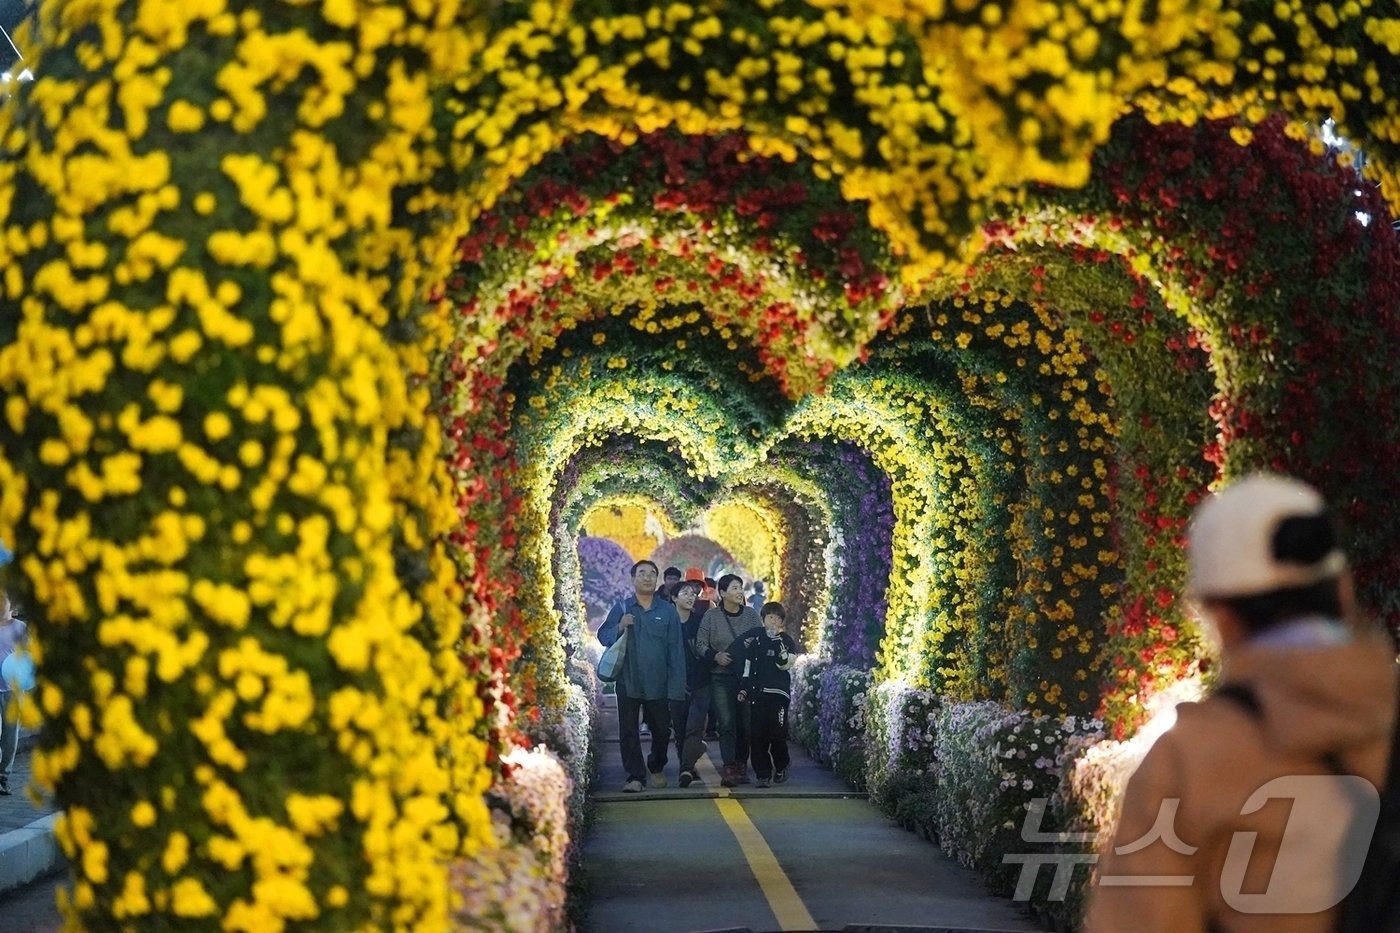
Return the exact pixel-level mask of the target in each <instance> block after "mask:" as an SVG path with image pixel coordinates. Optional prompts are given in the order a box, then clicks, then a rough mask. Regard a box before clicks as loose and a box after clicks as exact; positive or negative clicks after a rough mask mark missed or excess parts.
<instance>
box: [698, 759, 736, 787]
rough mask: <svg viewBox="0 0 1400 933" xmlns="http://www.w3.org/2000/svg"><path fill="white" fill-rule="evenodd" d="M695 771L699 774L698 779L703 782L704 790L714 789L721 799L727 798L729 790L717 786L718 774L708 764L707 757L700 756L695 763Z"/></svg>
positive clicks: (712, 766) (711, 765)
mask: <svg viewBox="0 0 1400 933" xmlns="http://www.w3.org/2000/svg"><path fill="white" fill-rule="evenodd" d="M695 770H696V771H699V772H700V778H701V780H703V781H704V782H705V787H706V788H714V790H715V791H716V793H718V794H719V795H720V796H721V797H728V796H729V788H727V787H720V785H719V772H718V771H716V770H715V766H714V765H713V764H711V763H710V756H709V755H701V756H700V760H699V761H697V762H696V763H695Z"/></svg>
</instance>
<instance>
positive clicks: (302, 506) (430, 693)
mask: <svg viewBox="0 0 1400 933" xmlns="http://www.w3.org/2000/svg"><path fill="white" fill-rule="evenodd" d="M40 16H41V17H42V18H43V29H42V32H43V35H44V37H45V40H46V41H47V42H49V43H51V44H52V45H53V46H54V47H55V48H58V49H62V50H65V51H66V52H67V53H69V54H68V55H53V56H45V58H44V59H43V63H42V65H41V66H39V70H40V71H41V73H42V74H43V80H41V81H39V82H37V83H36V84H35V86H34V88H33V91H34V93H32V94H27V95H25V96H23V98H22V99H20V100H19V101H17V102H16V103H15V105H14V106H11V107H9V108H7V109H6V110H5V111H4V112H3V114H0V140H3V143H4V145H5V148H6V149H7V151H10V152H13V153H16V154H18V156H19V157H18V158H17V159H15V160H7V162H6V163H5V165H4V167H3V168H0V207H3V210H0V217H3V218H4V219H3V226H0V267H3V269H4V277H3V290H4V295H5V301H6V302H7V303H8V305H9V306H10V307H12V308H14V309H15V311H14V318H13V319H12V320H9V321H7V322H6V324H4V325H0V330H3V332H4V336H5V340H4V341H3V344H4V345H3V346H0V392H3V394H4V398H5V403H4V410H3V415H4V418H3V424H0V431H2V432H3V437H0V449H3V454H0V478H3V483H0V489H3V492H0V539H3V540H4V541H6V542H7V543H9V544H10V545H12V546H13V547H14V550H15V552H16V553H17V554H18V555H19V559H18V562H17V567H18V568H19V570H20V579H19V580H17V581H14V583H13V585H14V586H15V587H16V589H19V590H21V591H22V592H23V595H24V596H25V597H32V599H33V600H34V602H35V603H36V604H37V605H40V606H42V607H43V623H44V624H43V626H42V627H41V629H40V633H41V637H42V638H43V639H44V646H45V647H46V648H47V657H46V664H45V666H44V671H45V674H44V676H45V683H44V685H43V687H42V689H41V691H40V700H41V705H42V707H43V711H44V714H45V716H46V718H47V725H46V735H47V736H48V737H49V741H48V742H47V743H46V747H45V749H44V750H43V751H42V752H40V753H38V754H37V755H36V761H35V773H36V776H37V777H38V778H39V779H40V780H43V781H45V782H46V783H48V784H50V785H51V786H53V787H54V788H55V791H56V796H57V800H58V802H59V804H60V805H62V806H65V807H67V816H66V819H65V821H64V826H63V828H62V829H61V831H60V833H59V838H60V842H61V843H62V844H63V846H64V848H65V850H66V851H67V852H68V854H69V856H70V858H72V859H73V861H74V864H75V865H76V866H78V869H79V871H80V876H79V878H78V879H77V882H76V884H75V887H74V891H73V897H72V901H71V905H70V909H71V910H73V911H74V912H75V913H76V915H77V920H78V922H80V923H84V924H88V925H94V926H109V925H125V924H128V923H130V922H132V920H133V919H134V918H146V920H145V921H143V922H154V923H161V922H163V923H167V924H168V923H172V922H175V923H178V922H180V921H178V920H175V919H174V918H200V917H212V916H218V917H221V918H222V920H221V922H222V925H223V928H224V929H228V930H248V931H258V933H267V931H276V930H281V929H284V928H286V927H287V926H289V925H293V924H306V923H316V924H320V925H322V926H328V927H336V928H361V927H376V928H385V929H387V928H397V929H405V930H409V929H414V930H416V929H424V928H441V927H443V926H445V924H446V918H447V916H448V910H449V892H448V882H447V871H446V865H445V863H446V860H448V859H450V858H451V857H453V856H454V855H455V854H457V853H460V852H463V851H469V850H472V849H475V848H477V847H480V846H483V845H489V844H491V840H492V836H491V833H490V827H489V819H488V814H487V811H486V808H485V805H484V803H483V800H482V795H483V793H484V791H485V789H486V787H487V786H488V785H489V782H490V779H491V777H490V772H489V770H488V769H487V766H486V760H487V749H486V746H485V744H484V741H483V733H484V728H483V727H482V726H481V724H480V718H481V714H482V707H481V701H480V700H479V698H478V696H477V693H476V685H475V684H474V683H472V682H470V681H469V680H468V679H467V678H465V677H464V676H463V673H462V663H461V660H460V658H459V657H458V655H457V650H458V647H459V645H460V643H461V640H462V632H463V624H464V618H463V606H462V600H461V596H460V592H459V590H458V588H457V584H456V573H457V568H456V566H455V565H454V563H453V561H452V559H451V557H450V555H449V554H448V553H447V552H446V551H445V549H444V547H443V545H442V543H441V542H442V541H443V540H444V538H445V536H446V534H447V532H448V531H449V530H450V528H451V527H452V525H453V522H454V520H455V517H456V516H455V510H454V509H453V507H452V499H451V497H450V494H449V480H448V477H447V475H446V471H445V468H444V466H443V459H444V458H443V455H442V447H441V439H440V430H439V428H438V427H437V425H436V424H435V422H433V421H432V420H430V418H429V416H428V414H427V413H428V409H429V404H428V397H427V393H426V391H425V390H423V389H415V388H414V387H413V386H414V384H415V382H416V383H418V384H421V383H422V381H423V380H426V379H427V378H428V377H429V375H430V373H429V370H428V363H427V360H429V359H430V358H431V354H432V352H433V349H434V345H435V341H436V340H438V339H439V335H440V331H439V330H435V329H433V328H431V327H429V328H425V329H424V330H423V331H421V332H420V333H421V334H422V336H421V337H415V338H414V340H413V341H411V342H399V343H392V342H391V341H390V340H389V339H388V337H387V336H386V328H388V327H389V325H390V322H391V319H392V318H394V317H397V316H399V308H400V307H401V305H400V304H399V302H401V301H404V300H405V299H407V298H408V297H409V296H410V295H414V294H415V292H416V289H415V287H414V286H412V284H409V285H408V287H407V288H406V289H405V290H404V291H403V292H396V291H395V287H396V286H397V284H398V283H399V281H400V279H399V276H398V275H397V274H392V275H391V272H390V267H391V264H392V263H393V262H395V259H394V253H395V251H398V250H403V251H404V252H407V253H412V252H413V251H414V249H415V246H414V243H415V238H414V236H413V235H412V233H411V232H410V231H407V230H402V229H398V228H395V227H394V226H393V224H394V223H395V222H397V221H396V219H395V218H394V217H393V216H392V210H391V202H392V198H391V193H392V192H393V191H395V190H399V189H402V188H404V187H405V186H407V185H411V184H415V183H421V182H422V181H423V179H424V178H425V173H426V172H427V171H428V170H429V168H430V166H431V164H432V161H433V160H432V159H431V158H428V157H425V152H426V151H427V149H428V148H429V147H428V142H429V141H430V139H431V136H432V130H431V129H430V127H429V126H428V122H429V117H430V116H431V112H432V108H431V103H430V100H429V98H428V95H427V86H428V79H427V72H426V71H425V70H424V69H425V68H432V67H444V66H445V65H446V63H447V62H449V61H453V60H459V59H460V57H461V56H462V55H463V54H466V53H467V52H468V51H469V50H470V48H471V41H470V39H469V38H468V33H467V32H466V31H465V30H464V29H462V28H461V27H459V26H454V25H453V23H454V22H455V20H456V16H457V12H456V5H455V4H454V3H450V2H449V3H442V4H434V5H433V6H432V8H431V9H426V8H424V5H421V4H418V5H406V6H397V5H383V6H379V7H376V8H374V9H372V10H364V11H361V10H359V9H357V8H356V7H355V5H354V4H348V3H327V4H325V5H324V6H319V5H318V6H317V7H316V8H314V9H313V8H311V7H305V8H300V9H297V10H295V11H292V12H290V13H289V14H288V15H287V16H281V15H279V16H277V17H272V16H266V17H265V16H264V14H263V13H262V12H260V11H258V10H253V9H242V10H236V9H232V8H228V7H227V6H226V3H225V2H224V0H193V2H188V3H186V2H179V3H174V2H164V0H158V2H155V3H142V4H139V5H137V4H121V3H117V2H104V3H92V4H54V5H50V6H47V7H45V8H44V9H43V10H42V11H41V12H40ZM411 331H412V328H411V327H410V328H408V331H406V332H411ZM405 568H411V569H408V570H405ZM483 650H484V649H483ZM121 783H130V784H132V785H133V786H135V785H140V786H143V787H147V788H149V789H150V790H149V799H147V800H142V801H139V802H137V803H136V804H134V805H133V804H132V803H131V801H129V800H121V799H119V798H118V797H113V798H112V799H111V800H110V801H109V802H107V803H103V804H89V805H88V806H87V807H84V806H82V805H80V804H78V803H77V802H78V801H84V800H90V799H91V795H90V794H88V793H87V791H85V790H83V788H92V787H111V786H113V785H114V784H121ZM158 917H164V918H166V919H165V920H163V921H161V920H157V919H156V918H158Z"/></svg>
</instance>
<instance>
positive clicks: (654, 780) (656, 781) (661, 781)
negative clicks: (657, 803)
mask: <svg viewBox="0 0 1400 933" xmlns="http://www.w3.org/2000/svg"><path fill="white" fill-rule="evenodd" d="M651 786H652V787H655V788H658V789H659V788H662V787H665V786H666V775H664V774H662V773H661V772H660V771H653V772H651Z"/></svg>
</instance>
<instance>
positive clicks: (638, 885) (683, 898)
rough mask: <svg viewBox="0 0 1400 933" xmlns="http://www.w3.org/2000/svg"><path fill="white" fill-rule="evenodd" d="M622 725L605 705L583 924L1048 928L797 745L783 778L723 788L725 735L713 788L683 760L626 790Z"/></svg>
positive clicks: (618, 930)
mask: <svg viewBox="0 0 1400 933" xmlns="http://www.w3.org/2000/svg"><path fill="white" fill-rule="evenodd" d="M616 724H617V718H616V714H615V713H614V712H613V710H612V709H611V708H609V709H607V710H605V712H604V729H605V733H604V734H605V739H606V741H605V744H604V746H603V750H602V761H601V762H600V764H601V769H600V770H601V777H600V782H599V786H597V787H596V788H595V789H594V800H595V806H596V807H597V818H596V819H595V821H594V823H593V826H592V827H591V830H590V832H589V835H588V836H587V838H586V839H585V840H584V848H583V868H582V873H581V878H580V880H581V882H582V885H583V891H584V908H583V909H584V915H583V916H582V917H581V918H579V919H580V930H581V933H631V931H636V933H688V931H701V930H743V929H749V930H755V931H758V930H803V931H811V930H843V929H846V928H848V927H859V928H865V929H869V928H874V927H884V928H889V927H900V928H903V929H904V930H905V931H907V933H913V929H915V928H924V929H932V928H936V929H939V930H946V931H952V930H985V931H1032V930H1038V929H1040V928H1039V927H1038V926H1036V925H1035V924H1034V923H1033V922H1031V921H1030V920H1029V919H1028V918H1027V917H1026V915H1025V914H1024V913H1023V912H1022V911H1021V910H1020V909H1019V908H1017V906H1016V905H1015V904H1013V903H1011V902H1010V901H1008V900H1006V899H1004V898H999V897H991V896H989V895H987V894H985V893H983V889H982V883H981V881H980V880H979V879H978V877H977V876H976V875H975V874H974V873H973V872H971V871H968V870H966V869H964V868H961V867H959V866H958V865H957V864H956V863H954V862H952V861H951V860H949V859H948V858H946V857H945V856H944V855H943V853H942V852H941V851H940V850H939V849H938V847H937V846H934V845H932V844H930V843H928V842H926V841H924V840H923V839H922V838H919V837H916V836H915V835H914V834H913V833H909V832H905V831H904V830H902V829H899V828H898V827H896V826H895V825H894V824H893V823H892V822H891V821H890V820H887V819H886V818H885V817H884V816H883V815H882V814H881V813H880V811H879V810H877V809H876V808H875V807H874V806H873V805H872V804H870V803H869V802H868V801H866V800H865V799H864V797H863V795H860V794H853V793H852V792H850V791H849V790H847V789H846V788H845V785H844V784H842V783H841V782H840V781H839V780H837V778H836V777H835V776H834V775H833V774H832V773H831V772H829V771H826V770H823V769H822V768H821V767H819V766H818V765H817V764H816V763H814V762H813V761H812V760H811V759H810V758H808V757H807V756H806V755H804V754H802V753H801V751H799V750H797V749H796V748H795V747H794V754H793V767H792V769H791V774H792V779H791V780H790V781H789V782H788V783H786V784H784V785H781V786H779V787H774V788H758V787H755V786H753V785H744V786H740V787H736V788H734V789H733V790H732V791H730V790H729V789H727V788H722V787H720V786H719V775H718V774H717V773H716V771H715V768H716V767H717V766H718V764H719V755H718V752H719V748H718V745H719V743H718V742H714V741H712V742H710V746H711V752H710V755H709V756H708V761H706V760H703V759H702V761H701V769H702V773H703V774H704V775H705V776H706V778H707V781H706V785H705V787H704V788H698V787H696V786H694V785H692V787H691V788H689V789H687V790H680V789H679V788H677V787H676V786H675V779H676V774H675V771H676V764H675V762H674V760H673V761H672V763H671V764H670V765H668V766H667V777H668V779H669V780H670V784H671V786H670V787H668V788H666V789H664V790H654V789H648V790H646V791H644V792H643V793H641V794H622V793H620V789H621V787H622V783H623V780H624V779H625V775H624V774H623V771H622V763H621V759H620V757H619V754H618V747H617V740H616V733H617V725H616ZM642 741H643V747H644V748H647V747H649V742H650V739H649V738H646V737H644V738H643V740H642ZM674 754H675V749H674V748H672V750H671V755H672V758H673V759H674Z"/></svg>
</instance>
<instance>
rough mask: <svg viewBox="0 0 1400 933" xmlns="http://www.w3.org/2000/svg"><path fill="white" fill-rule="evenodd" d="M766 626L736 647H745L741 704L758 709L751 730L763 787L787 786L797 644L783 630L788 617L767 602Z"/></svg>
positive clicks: (744, 636)
mask: <svg viewBox="0 0 1400 933" xmlns="http://www.w3.org/2000/svg"><path fill="white" fill-rule="evenodd" d="M760 615H761V616H762V618H763V626H762V627H761V628H752V629H749V630H748V631H747V632H744V633H743V634H742V635H740V636H739V637H738V638H737V639H735V642H736V643H739V644H742V645H743V646H744V647H743V661H742V662H741V667H740V669H739V670H740V678H739V700H740V701H741V702H742V701H745V700H747V701H748V702H749V703H750V704H751V705H752V708H753V713H752V717H751V722H752V725H751V726H750V732H749V736H750V738H749V753H750V755H751V757H752V760H753V770H754V774H755V775H756V776H757V778H758V783H757V785H756V786H758V787H767V786H769V783H770V782H771V783H773V784H782V783H783V782H784V781H786V780H787V779H788V765H789V764H790V763H791V761H792V759H791V757H790V756H789V755H788V747H787V718H788V702H789V694H790V693H791V692H792V675H791V674H789V673H788V671H789V670H790V669H791V668H792V661H793V658H794V657H795V656H796V654H797V643H796V642H794V641H793V640H792V637H791V636H790V635H788V634H787V632H784V631H783V626H784V624H785V622H786V619H787V613H786V612H785V611H784V610H783V607H782V604H781V603H764V604H763V610H762V612H761V613H760Z"/></svg>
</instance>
